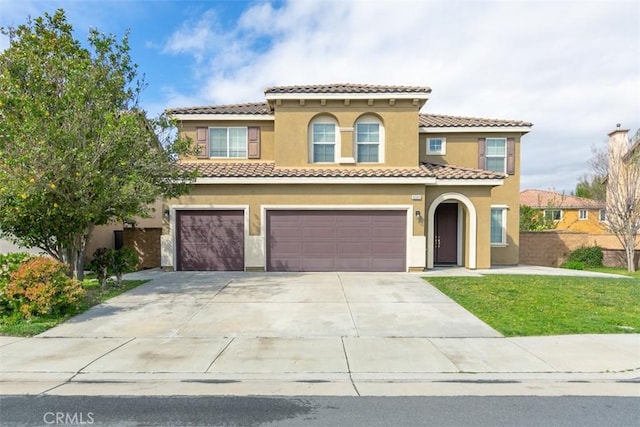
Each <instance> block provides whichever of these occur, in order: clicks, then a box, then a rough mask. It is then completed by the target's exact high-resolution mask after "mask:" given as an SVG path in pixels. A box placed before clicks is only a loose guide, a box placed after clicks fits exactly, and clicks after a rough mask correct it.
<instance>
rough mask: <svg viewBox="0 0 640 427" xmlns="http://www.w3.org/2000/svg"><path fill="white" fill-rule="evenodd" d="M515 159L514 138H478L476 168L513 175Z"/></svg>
mask: <svg viewBox="0 0 640 427" xmlns="http://www.w3.org/2000/svg"><path fill="white" fill-rule="evenodd" d="M515 159H516V144H515V139H514V138H500V137H489V138H478V168H480V169H484V170H488V171H493V172H497V173H506V174H508V175H513V174H515Z"/></svg>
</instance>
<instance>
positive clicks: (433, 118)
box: [418, 114, 532, 128]
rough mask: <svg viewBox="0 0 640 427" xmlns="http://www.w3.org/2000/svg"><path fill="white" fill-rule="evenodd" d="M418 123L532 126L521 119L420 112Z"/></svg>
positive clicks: (425, 124)
mask: <svg viewBox="0 0 640 427" xmlns="http://www.w3.org/2000/svg"><path fill="white" fill-rule="evenodd" d="M418 119H419V124H420V126H423V127H454V128H460V127H505V126H509V127H510V126H532V124H531V123H529V122H523V121H521V120H498V119H484V118H478V117H457V116H443V115H438V114H420V116H419V118H418Z"/></svg>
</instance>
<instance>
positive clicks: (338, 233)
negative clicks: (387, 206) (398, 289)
mask: <svg viewBox="0 0 640 427" xmlns="http://www.w3.org/2000/svg"><path fill="white" fill-rule="evenodd" d="M406 218H407V217H406V211H267V269H268V270H270V271H278V270H284V271H336V270H338V271H405V269H406V222H407V219H406ZM285 235H286V236H287V250H286V251H283V246H282V240H283V238H284V236H285ZM296 235H297V237H296ZM296 259H297V260H296Z"/></svg>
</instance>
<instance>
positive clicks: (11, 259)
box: [0, 252, 31, 316]
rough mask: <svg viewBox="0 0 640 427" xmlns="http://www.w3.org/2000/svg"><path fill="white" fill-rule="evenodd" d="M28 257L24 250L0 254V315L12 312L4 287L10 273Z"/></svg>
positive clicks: (9, 277)
mask: <svg viewBox="0 0 640 427" xmlns="http://www.w3.org/2000/svg"><path fill="white" fill-rule="evenodd" d="M30 257H31V255H29V254H27V253H24V252H14V253H8V254H6V255H3V254H0V316H7V315H10V314H11V313H12V312H13V306H12V304H11V302H10V301H9V300H8V299H7V296H6V294H5V291H4V288H5V287H6V286H7V284H8V283H9V281H10V279H11V273H13V272H14V271H16V270H18V268H19V267H20V264H22V263H23V262H24V261H26V260H27V259H29V258H30Z"/></svg>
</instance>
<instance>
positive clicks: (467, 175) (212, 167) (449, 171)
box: [180, 162, 504, 179]
mask: <svg viewBox="0 0 640 427" xmlns="http://www.w3.org/2000/svg"><path fill="white" fill-rule="evenodd" d="M180 167H181V168H183V169H184V170H187V171H193V170H198V171H199V173H200V176H201V177H203V178H358V177H362V178H436V179H502V178H504V175H502V174H498V173H494V172H488V171H483V170H478V169H468V168H459V167H455V166H451V165H435V164H431V163H422V164H420V166H418V167H414V168H411V167H408V168H384V167H377V168H376V167H370V168H359V167H357V168H352V167H344V168H338V167H336V168H325V167H322V168H320V167H315V168H311V167H307V168H304V167H301V168H293V167H291V168H279V167H276V166H275V163H273V162H234V163H228V162H182V163H180Z"/></svg>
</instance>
